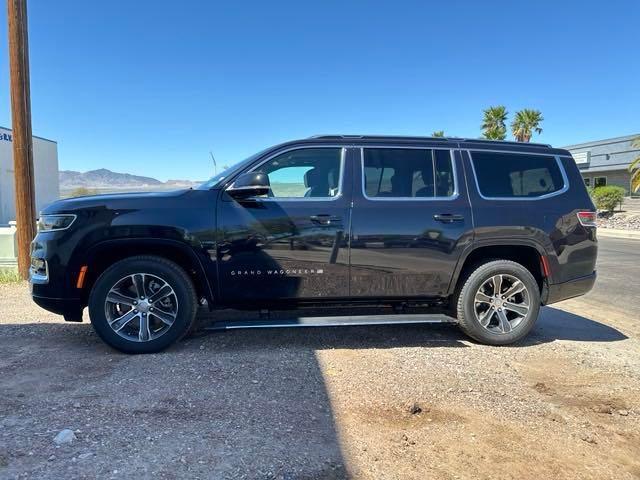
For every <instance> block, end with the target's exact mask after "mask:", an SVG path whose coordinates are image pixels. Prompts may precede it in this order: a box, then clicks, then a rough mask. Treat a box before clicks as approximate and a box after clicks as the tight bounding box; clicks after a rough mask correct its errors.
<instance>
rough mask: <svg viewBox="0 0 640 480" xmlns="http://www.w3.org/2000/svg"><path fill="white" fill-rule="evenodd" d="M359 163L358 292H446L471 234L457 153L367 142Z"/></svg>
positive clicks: (354, 275)
mask: <svg viewBox="0 0 640 480" xmlns="http://www.w3.org/2000/svg"><path fill="white" fill-rule="evenodd" d="M360 157H361V158H360V159H359V160H360V161H358V162H356V168H355V169H354V171H355V175H357V177H358V178H360V179H361V180H360V182H356V184H359V187H355V188H354V194H353V201H354V207H353V216H352V239H351V296H352V297H381V298H384V297H387V298H389V297H400V298H406V297H439V296H444V295H446V294H447V290H448V287H449V282H450V281H451V278H452V275H453V271H454V269H455V266H456V263H457V261H458V259H459V258H460V254H461V252H462V251H463V250H464V248H465V247H466V246H468V245H469V244H470V242H471V241H472V239H473V233H472V228H473V227H472V218H471V209H470V206H469V200H468V195H467V190H466V187H465V182H464V176H463V166H462V162H461V158H460V156H459V153H458V152H455V154H454V153H453V152H452V151H451V150H448V149H442V148H435V147H434V148H429V147H424V148H408V147H364V148H362V149H361V150H360Z"/></svg>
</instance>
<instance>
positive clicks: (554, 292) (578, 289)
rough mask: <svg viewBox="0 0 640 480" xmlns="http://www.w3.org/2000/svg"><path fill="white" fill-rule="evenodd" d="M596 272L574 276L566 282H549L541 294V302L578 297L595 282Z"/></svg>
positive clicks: (546, 302) (545, 303)
mask: <svg viewBox="0 0 640 480" xmlns="http://www.w3.org/2000/svg"><path fill="white" fill-rule="evenodd" d="M596 276H597V275H596V272H593V273H592V274H591V275H586V276H584V277H579V278H574V279H573V280H569V281H568V282H563V283H555V284H549V285H548V286H547V288H546V289H545V290H546V292H544V294H543V298H542V304H543V305H550V304H552V303H556V302H560V301H562V300H567V299H569V298H573V297H579V296H580V295H584V294H585V293H587V292H589V291H590V290H591V289H592V288H593V285H594V284H595V283H596Z"/></svg>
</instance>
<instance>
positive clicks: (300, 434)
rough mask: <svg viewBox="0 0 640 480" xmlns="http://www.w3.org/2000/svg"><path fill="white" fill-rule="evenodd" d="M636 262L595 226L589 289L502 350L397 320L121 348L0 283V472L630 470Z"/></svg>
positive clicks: (635, 437) (583, 473) (626, 475)
mask: <svg viewBox="0 0 640 480" xmlns="http://www.w3.org/2000/svg"><path fill="white" fill-rule="evenodd" d="M639 265H640V242H637V241H633V240H619V239H611V238H606V239H601V240H600V256H599V262H598V273H599V278H598V282H597V284H596V287H595V289H594V290H593V291H592V292H591V293H590V294H589V295H587V296H585V297H582V298H578V299H574V300H569V301H566V302H563V303H560V304H557V305H554V306H551V307H546V308H544V309H543V310H542V315H541V318H540V319H539V321H538V323H537V324H536V327H535V329H534V331H533V332H532V334H531V335H530V336H529V337H528V338H527V339H526V340H525V341H524V342H522V343H520V344H517V345H515V346H511V347H488V346H482V345H478V344H476V343H473V342H471V341H468V340H467V339H466V338H465V337H464V336H463V335H462V334H461V333H459V332H458V330H457V329H456V328H455V327H452V326H446V325H441V326H437V325H435V326H434V325H414V326H406V325H405V326H374V327H339V328H324V329H317V328H308V329H261V330H237V331H229V332H213V333H208V334H206V335H200V336H197V337H194V338H190V339H187V340H186V341H183V342H181V343H180V344H178V345H176V346H175V347H173V348H171V349H170V350H168V351H166V352H164V353H161V354H155V355H145V356H127V355H123V354H120V353H118V352H115V351H113V350H111V349H109V348H108V347H107V346H105V345H104V344H103V343H102V342H101V341H100V340H99V339H98V338H97V337H96V335H95V334H94V333H93V331H92V329H91V326H90V325H89V324H88V323H86V322H85V323H83V324H68V323H64V322H63V321H62V320H61V318H59V317H57V316H55V315H52V314H49V313H47V312H45V311H44V310H41V309H39V308H38V307H37V306H36V305H35V304H33V303H32V302H31V300H30V298H29V294H28V288H27V286H26V285H24V284H18V285H0V478H51V479H54V478H55V479H58V478H96V477H97V478H250V479H254V478H255V479H269V478H278V479H340V478H366V479H396V478H398V479H400V478H402V479H406V478H416V479H417V478H420V479H424V478H443V479H454V478H519V479H534V478H535V479H540V478H560V479H575V478H581V479H590V478H594V479H595V478H598V479H599V478H615V479H633V478H640V368H639V367H640V341H639V340H640V279H639V276H638V274H639V273H640V268H639ZM63 429H71V430H72V431H74V436H75V439H74V440H73V441H72V442H70V443H65V444H61V445H58V444H56V443H55V442H54V437H55V436H56V435H57V434H58V433H59V432H60V431H61V430H63Z"/></svg>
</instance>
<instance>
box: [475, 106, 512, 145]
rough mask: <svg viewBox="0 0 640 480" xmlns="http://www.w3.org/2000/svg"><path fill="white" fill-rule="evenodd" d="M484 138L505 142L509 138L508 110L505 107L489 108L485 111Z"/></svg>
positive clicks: (483, 122) (483, 121)
mask: <svg viewBox="0 0 640 480" xmlns="http://www.w3.org/2000/svg"><path fill="white" fill-rule="evenodd" d="M483 113H484V119H483V120H482V126H481V127H480V128H482V136H483V137H484V138H488V139H489V140H504V139H505V138H507V126H506V123H505V122H506V121H507V108H506V107H505V106H504V105H498V106H496V107H489V108H487V109H486V110H483Z"/></svg>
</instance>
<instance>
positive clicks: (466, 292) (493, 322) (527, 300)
mask: <svg viewBox="0 0 640 480" xmlns="http://www.w3.org/2000/svg"><path fill="white" fill-rule="evenodd" d="M539 311H540V290H539V287H538V283H537V282H536V280H535V278H534V277H533V275H532V274H531V272H529V270H527V269H526V268H525V267H523V266H522V265H520V264H519V263H516V262H512V261H510V260H494V261H490V262H487V263H485V264H483V265H481V266H479V267H478V268H476V269H475V270H474V271H473V272H472V273H471V274H470V275H469V276H468V277H467V279H466V281H465V283H464V285H463V286H462V289H461V290H460V293H459V296H458V302H457V316H458V323H459V326H460V328H461V329H462V331H463V332H464V333H466V334H467V335H469V336H470V337H471V338H473V339H475V340H477V341H479V342H481V343H485V344H488V345H507V344H510V343H513V342H517V341H518V340H520V339H522V338H523V337H525V336H526V335H527V334H528V333H529V331H530V330H531V329H532V328H533V325H534V324H535V322H536V320H537V318H538V313H539Z"/></svg>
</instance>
